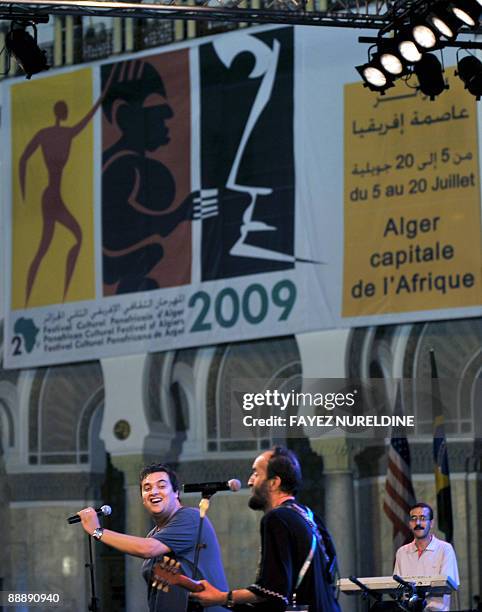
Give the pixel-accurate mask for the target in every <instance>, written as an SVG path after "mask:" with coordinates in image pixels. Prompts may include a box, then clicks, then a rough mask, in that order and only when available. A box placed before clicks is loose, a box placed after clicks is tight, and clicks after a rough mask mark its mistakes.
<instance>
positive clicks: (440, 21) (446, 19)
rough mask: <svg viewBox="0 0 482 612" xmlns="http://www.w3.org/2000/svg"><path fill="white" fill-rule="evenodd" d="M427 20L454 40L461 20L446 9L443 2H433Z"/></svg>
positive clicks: (441, 32) (442, 33) (449, 38)
mask: <svg viewBox="0 0 482 612" xmlns="http://www.w3.org/2000/svg"><path fill="white" fill-rule="evenodd" d="M481 2H482V0H481ZM427 20H428V21H429V22H430V23H431V24H432V25H433V26H434V28H436V29H437V30H438V31H439V32H440V34H441V35H442V36H444V37H445V38H447V39H448V40H454V39H455V38H456V37H457V34H458V32H459V30H460V28H461V27H462V21H461V20H460V19H459V18H458V17H456V16H455V14H454V13H453V12H452V11H449V10H448V8H447V4H446V3H445V2H439V3H437V4H434V6H433V7H432V9H431V11H430V13H429V14H428V16H427Z"/></svg>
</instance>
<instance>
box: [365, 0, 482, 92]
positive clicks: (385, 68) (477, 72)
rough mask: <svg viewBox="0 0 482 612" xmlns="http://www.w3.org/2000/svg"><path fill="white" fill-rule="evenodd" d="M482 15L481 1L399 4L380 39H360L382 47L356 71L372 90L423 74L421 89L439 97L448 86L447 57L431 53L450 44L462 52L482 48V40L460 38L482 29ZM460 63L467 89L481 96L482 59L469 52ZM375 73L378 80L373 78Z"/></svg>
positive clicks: (422, 0) (418, 0) (425, 0)
mask: <svg viewBox="0 0 482 612" xmlns="http://www.w3.org/2000/svg"><path fill="white" fill-rule="evenodd" d="M481 13H482V0H435V2H431V1H430V0H409V1H407V2H405V1H404V0H400V1H399V2H395V5H394V8H393V10H392V12H391V20H390V22H389V23H387V24H386V25H384V26H383V27H382V28H381V29H380V30H379V32H378V37H377V38H374V37H360V38H359V41H360V42H366V43H374V44H373V46H376V47H377V51H376V52H375V53H372V55H371V59H370V55H369V62H368V64H365V65H363V66H358V67H357V68H356V69H357V70H358V72H360V74H361V75H362V78H363V79H364V81H365V84H366V85H367V86H368V87H370V89H372V90H374V91H381V92H382V93H383V92H384V90H385V89H387V88H388V87H392V86H393V85H394V81H395V80H396V79H397V78H400V77H403V76H405V75H410V74H411V73H412V72H413V73H414V74H416V76H417V77H418V81H419V85H418V88H419V89H420V91H422V92H423V93H425V94H426V95H427V96H428V97H429V98H430V100H434V99H435V97H436V96H438V95H439V94H440V93H442V91H443V90H444V89H447V84H446V81H445V79H444V76H443V71H444V70H443V55H442V57H441V59H442V63H441V62H440V61H439V60H438V59H437V57H436V56H435V55H433V53H431V52H432V51H435V50H441V51H442V50H443V49H444V48H445V47H459V51H460V50H461V49H482V43H480V42H477V41H458V42H456V38H457V36H458V35H459V34H460V33H464V32H465V33H468V30H474V31H479V32H480V30H481V26H482V22H481ZM373 46H372V47H371V48H373ZM457 57H458V55H457ZM459 63H460V64H461V66H459V70H458V73H459V76H460V78H461V79H462V81H463V82H464V85H465V88H466V89H467V90H468V91H469V92H470V93H471V94H473V95H474V96H475V97H476V98H477V100H478V99H479V98H480V97H482V62H480V61H479V60H478V59H477V58H475V57H474V56H469V57H466V58H463V60H461V61H460V62H459ZM380 72H381V73H382V74H380ZM371 75H373V79H372V81H375V84H374V83H373V82H370V80H369V78H370V76H371ZM384 80H386V82H384ZM405 80H406V79H405ZM407 84H408V83H407Z"/></svg>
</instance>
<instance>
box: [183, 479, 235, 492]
mask: <svg viewBox="0 0 482 612" xmlns="http://www.w3.org/2000/svg"><path fill="white" fill-rule="evenodd" d="M240 489H241V482H240V481H239V480H238V479H237V478H231V480H226V481H224V482H195V483H193V484H185V485H183V487H182V490H183V491H184V493H198V492H201V493H207V494H209V495H214V493H217V492H218V491H235V492H236V491H239V490H240Z"/></svg>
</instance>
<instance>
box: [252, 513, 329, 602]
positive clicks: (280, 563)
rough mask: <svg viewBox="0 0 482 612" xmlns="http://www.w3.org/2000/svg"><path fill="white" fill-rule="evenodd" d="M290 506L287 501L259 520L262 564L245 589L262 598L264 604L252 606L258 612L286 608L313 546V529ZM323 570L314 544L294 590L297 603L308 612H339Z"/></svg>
mask: <svg viewBox="0 0 482 612" xmlns="http://www.w3.org/2000/svg"><path fill="white" fill-rule="evenodd" d="M291 506H292V504H290V503H289V502H286V503H285V504H282V505H281V506H278V507H277V508H274V509H273V510H271V511H270V512H268V513H267V514H265V515H264V517H263V518H262V520H261V525H260V530H261V561H260V566H259V570H258V575H257V577H256V583H255V584H254V585H251V586H250V587H248V588H249V590H250V591H252V592H253V593H255V594H256V595H259V596H260V597H263V598H265V601H264V602H263V603H261V604H257V605H256V606H255V609H256V610H257V611H259V612H261V611H263V612H278V611H283V610H285V609H286V606H287V605H288V603H290V602H291V598H292V594H293V591H294V590H295V585H296V582H297V579H298V575H299V573H300V569H301V567H302V566H303V564H304V562H305V561H306V558H307V556H308V553H309V551H310V549H311V546H312V540H313V529H312V528H311V526H310V525H309V523H308V522H307V521H306V519H305V518H304V517H303V516H302V515H301V514H300V513H299V512H298V511H297V510H295V509H294V508H293V507H291ZM301 508H302V506H301ZM315 522H316V518H315ZM325 569H326V560H325V557H324V553H323V551H322V550H321V547H320V545H319V544H318V543H317V545H316V548H315V553H314V556H313V560H312V562H311V564H310V567H309V569H308V571H307V572H306V574H305V576H304V578H303V580H302V582H301V584H300V586H299V587H298V589H297V590H296V601H297V603H298V604H305V605H306V604H308V605H309V606H310V612H339V610H340V607H339V605H338V602H337V601H336V599H335V597H334V589H333V587H332V585H331V584H329V583H328V581H327V579H326V574H325Z"/></svg>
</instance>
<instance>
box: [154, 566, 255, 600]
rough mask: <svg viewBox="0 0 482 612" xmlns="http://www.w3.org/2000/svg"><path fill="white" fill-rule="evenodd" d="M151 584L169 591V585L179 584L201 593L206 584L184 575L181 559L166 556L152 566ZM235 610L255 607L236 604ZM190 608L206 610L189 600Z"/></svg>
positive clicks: (188, 589)
mask: <svg viewBox="0 0 482 612" xmlns="http://www.w3.org/2000/svg"><path fill="white" fill-rule="evenodd" d="M151 580H152V582H151V585H152V587H153V588H155V589H159V590H161V591H164V592H166V593H167V591H169V587H171V586H179V587H181V588H183V589H186V590H187V591H190V592H191V593H199V592H201V591H204V585H203V584H201V583H200V582H198V581H197V580H193V579H192V578H189V577H188V576H184V574H181V564H180V563H179V561H176V560H175V559H172V558H171V557H166V556H164V557H163V558H162V561H158V562H157V563H155V564H154V566H153V568H152V574H151ZM234 609H235V610H237V611H238V612H252V610H254V607H253V606H252V605H251V604H246V605H243V604H241V605H236V606H235V608H234ZM188 610H189V611H192V612H194V611H195V610H200V611H202V610H204V608H203V607H202V606H201V605H200V604H198V603H196V602H189V605H188Z"/></svg>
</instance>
